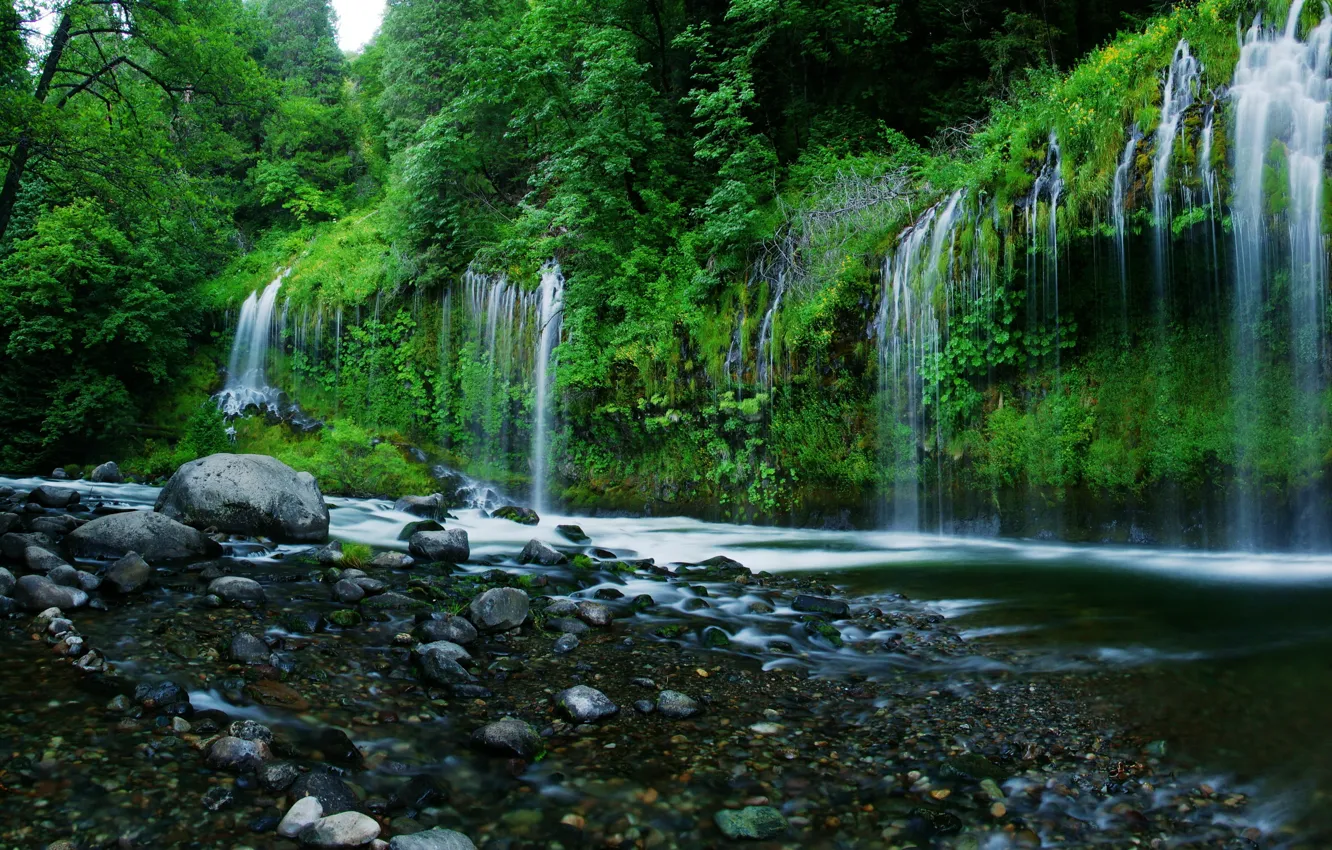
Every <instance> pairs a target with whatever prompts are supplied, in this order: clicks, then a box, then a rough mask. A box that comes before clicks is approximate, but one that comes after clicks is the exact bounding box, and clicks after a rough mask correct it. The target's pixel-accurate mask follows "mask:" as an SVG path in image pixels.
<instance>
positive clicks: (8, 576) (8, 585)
mask: <svg viewBox="0 0 1332 850" xmlns="http://www.w3.org/2000/svg"><path fill="white" fill-rule="evenodd" d="M16 584H18V581H17V580H16V579H15V578H14V574H13V573H11V572H10V571H9V570H7V569H5V568H4V567H0V596H8V595H9V594H11V593H13V592H14V585H16ZM473 634H475V632H473Z"/></svg>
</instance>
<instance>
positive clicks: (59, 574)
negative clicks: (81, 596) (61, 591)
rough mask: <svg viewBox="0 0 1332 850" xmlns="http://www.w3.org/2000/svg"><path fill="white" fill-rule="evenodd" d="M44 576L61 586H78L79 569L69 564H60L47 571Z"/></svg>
mask: <svg viewBox="0 0 1332 850" xmlns="http://www.w3.org/2000/svg"><path fill="white" fill-rule="evenodd" d="M46 577H47V578H49V579H50V580H51V581H53V582H55V583H56V584H58V585H60V586H61V587H79V571H78V570H76V569H74V568H73V567H71V566H70V565H69V564H61V565H60V566H58V567H56V568H55V569H53V570H51V571H50V572H49V573H47V574H46Z"/></svg>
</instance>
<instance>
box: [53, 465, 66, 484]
mask: <svg viewBox="0 0 1332 850" xmlns="http://www.w3.org/2000/svg"><path fill="white" fill-rule="evenodd" d="M51 477H52V478H54V479H56V480H57V481H68V480H69V473H68V472H66V471H65V468H64V467H63V466H57V467H56V468H55V469H53V470H51Z"/></svg>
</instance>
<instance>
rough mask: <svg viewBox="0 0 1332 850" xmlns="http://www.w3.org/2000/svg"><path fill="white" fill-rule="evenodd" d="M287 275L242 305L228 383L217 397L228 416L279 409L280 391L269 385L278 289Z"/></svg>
mask: <svg viewBox="0 0 1332 850" xmlns="http://www.w3.org/2000/svg"><path fill="white" fill-rule="evenodd" d="M286 276H287V271H286V270H284V271H283V272H282V273H281V274H279V275H278V276H277V278H275V279H274V280H273V282H272V283H270V284H269V285H268V286H267V287H265V288H264V290H263V292H262V293H260V292H251V293H250V296H249V297H248V298H246V299H245V303H244V304H242V305H241V312H240V318H239V320H238V321H237V322H236V337H235V340H234V341H233V342H232V344H231V356H230V357H229V358H228V359H227V381H226V384H225V386H224V387H223V389H222V392H220V393H218V394H217V405H218V407H219V408H220V409H221V410H222V412H223V413H225V414H226V415H228V416H238V415H240V414H241V413H243V412H244V411H245V409H246V408H248V407H251V406H257V407H259V408H261V409H266V410H275V409H276V408H277V403H278V397H279V391H278V390H277V389H275V388H273V387H271V386H269V385H268V376H267V367H268V356H269V350H270V348H271V347H272V343H273V316H274V312H275V308H276V304H277V296H278V290H279V289H281V288H282V281H283V280H284V279H285V278H286Z"/></svg>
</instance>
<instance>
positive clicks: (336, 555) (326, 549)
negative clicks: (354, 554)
mask: <svg viewBox="0 0 1332 850" xmlns="http://www.w3.org/2000/svg"><path fill="white" fill-rule="evenodd" d="M314 557H315V560H316V561H318V562H319V563H321V564H323V565H324V566H328V565H330V564H336V563H338V562H339V561H341V560H342V557H343V556H342V541H341V540H334V541H333V542H332V543H330V544H328V545H327V546H323V547H321V548H319V549H316V550H315V553H314Z"/></svg>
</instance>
